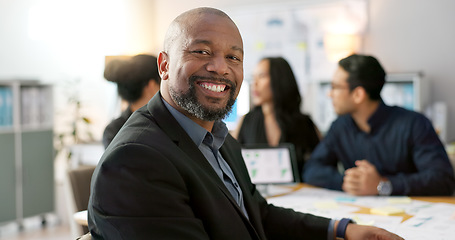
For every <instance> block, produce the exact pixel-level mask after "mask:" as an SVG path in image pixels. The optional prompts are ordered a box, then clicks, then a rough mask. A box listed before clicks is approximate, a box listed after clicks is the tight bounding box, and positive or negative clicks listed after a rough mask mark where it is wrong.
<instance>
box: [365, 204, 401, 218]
mask: <svg viewBox="0 0 455 240" xmlns="http://www.w3.org/2000/svg"><path fill="white" fill-rule="evenodd" d="M370 213H371V214H376V215H383V216H390V215H397V214H402V213H405V212H404V210H403V209H401V208H396V207H392V206H385V207H379V208H372V209H370Z"/></svg>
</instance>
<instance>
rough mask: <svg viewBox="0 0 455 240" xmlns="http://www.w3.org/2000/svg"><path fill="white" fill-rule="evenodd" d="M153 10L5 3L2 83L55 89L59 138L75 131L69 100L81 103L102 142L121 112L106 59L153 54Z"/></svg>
mask: <svg viewBox="0 0 455 240" xmlns="http://www.w3.org/2000/svg"><path fill="white" fill-rule="evenodd" d="M153 9H154V1H148V0H112V1H111V0H96V1H90V0H65V1H60V0H15V1H10V0H0V33H1V37H0V80H1V79H15V78H19V79H36V80H41V81H43V82H46V83H52V84H54V89H55V94H54V96H55V100H54V103H55V110H56V115H55V122H56V127H55V129H56V131H58V132H68V131H71V129H69V128H70V127H71V124H70V122H71V121H72V119H71V118H72V116H73V115H74V114H73V112H74V106H72V105H71V104H69V103H68V98H69V97H76V98H78V99H79V100H80V101H81V103H82V108H81V113H82V114H84V115H85V116H88V117H89V118H90V119H91V120H92V126H91V127H90V129H88V130H90V131H91V132H92V133H93V135H94V137H95V138H96V139H100V138H101V134H102V132H103V129H104V126H105V125H106V122H107V121H110V120H111V118H112V117H114V115H115V114H117V112H118V110H117V108H118V105H117V101H116V100H117V96H116V87H115V85H114V84H112V83H109V82H107V81H106V80H105V79H104V78H103V71H104V57H105V56H106V55H122V54H137V53H142V52H151V51H152V47H153V46H154V42H153V41H154V34H153V31H151V30H150V29H153V28H154V24H153V23H154V22H155V21H154V15H153V14H150V12H153Z"/></svg>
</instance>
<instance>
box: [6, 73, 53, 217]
mask: <svg viewBox="0 0 455 240" xmlns="http://www.w3.org/2000/svg"><path fill="white" fill-rule="evenodd" d="M52 96H53V93H52V86H51V85H46V84H41V83H39V82H38V81H32V80H30V81H26V80H0V152H1V156H0V159H1V161H0V193H1V194H0V224H1V223H2V222H11V221H16V222H17V223H19V226H22V221H23V220H24V218H27V217H32V216H40V215H41V216H44V214H46V213H51V212H53V211H54V209H55V207H54V147H53V97H52ZM43 220H45V219H44V217H43ZM43 223H44V222H43Z"/></svg>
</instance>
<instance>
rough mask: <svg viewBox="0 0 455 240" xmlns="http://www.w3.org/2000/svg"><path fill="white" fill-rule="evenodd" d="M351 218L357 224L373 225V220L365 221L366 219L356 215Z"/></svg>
mask: <svg viewBox="0 0 455 240" xmlns="http://www.w3.org/2000/svg"><path fill="white" fill-rule="evenodd" d="M352 220H354V221H355V223H356V224H359V225H365V226H373V225H374V220H370V221H367V220H364V219H362V218H360V217H359V216H358V215H355V216H354V218H352Z"/></svg>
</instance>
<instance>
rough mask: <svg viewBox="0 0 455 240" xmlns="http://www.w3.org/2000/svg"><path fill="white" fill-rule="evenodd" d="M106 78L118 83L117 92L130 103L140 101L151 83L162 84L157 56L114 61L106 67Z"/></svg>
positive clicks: (141, 56) (144, 55) (139, 56)
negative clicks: (143, 92)
mask: <svg viewBox="0 0 455 240" xmlns="http://www.w3.org/2000/svg"><path fill="white" fill-rule="evenodd" d="M104 77H105V78H106V79H107V80H108V81H111V82H115V83H117V91H118V94H119V95H120V97H121V98H122V99H124V100H125V101H127V102H129V103H133V102H135V101H137V100H139V99H140V98H141V96H142V91H143V89H144V87H145V86H147V84H148V83H149V81H155V82H156V83H158V85H159V84H160V82H161V78H160V75H159V73H158V65H157V59H156V57H155V56H152V55H147V54H139V55H136V56H134V57H132V58H131V59H129V60H126V61H125V60H114V61H112V62H110V63H108V65H107V66H106V68H105V70H104Z"/></svg>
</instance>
